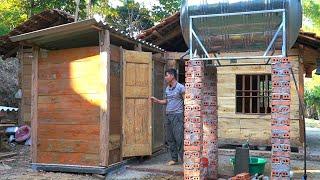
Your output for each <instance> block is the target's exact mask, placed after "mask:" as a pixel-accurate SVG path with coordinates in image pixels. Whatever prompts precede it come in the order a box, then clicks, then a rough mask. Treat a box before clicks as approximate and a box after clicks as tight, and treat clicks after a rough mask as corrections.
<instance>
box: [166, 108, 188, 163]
mask: <svg viewBox="0 0 320 180" xmlns="http://www.w3.org/2000/svg"><path fill="white" fill-rule="evenodd" d="M183 121H184V115H183V113H176V114H167V116H166V120H165V123H164V124H165V131H166V140H167V143H168V145H169V150H170V154H171V158H172V160H174V161H176V162H177V161H178V156H180V158H181V160H183V140H184V125H183V124H184V123H183Z"/></svg>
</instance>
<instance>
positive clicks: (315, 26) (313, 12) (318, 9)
mask: <svg viewBox="0 0 320 180" xmlns="http://www.w3.org/2000/svg"><path fill="white" fill-rule="evenodd" d="M302 7H303V15H304V17H306V18H307V19H309V20H311V21H312V25H308V23H306V21H304V24H303V29H304V30H305V31H312V32H315V33H317V34H320V18H319V17H320V1H319V0H303V1H302Z"/></svg>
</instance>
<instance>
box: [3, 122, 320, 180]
mask: <svg viewBox="0 0 320 180" xmlns="http://www.w3.org/2000/svg"><path fill="white" fill-rule="evenodd" d="M307 141H308V151H307V152H308V154H309V155H317V156H319V155H320V128H307ZM11 152H15V153H17V155H16V156H13V157H9V158H4V159H0V180H2V179H9V180H33V179H36V180H51V179H52V180H53V179H59V180H73V179H79V180H98V179H100V180H101V179H108V180H109V179H112V180H125V179H143V180H144V179H145V180H147V179H148V180H149V179H151V180H158V179H159V180H169V179H170V180H178V179H182V176H181V172H183V168H182V165H181V164H180V165H176V166H177V167H168V166H165V165H164V164H165V162H166V161H167V160H168V158H169V155H168V154H167V155H166V154H164V155H159V156H156V157H154V158H152V159H151V160H147V161H145V162H143V163H137V164H130V165H127V166H125V167H123V168H120V169H118V170H117V171H115V172H112V173H110V174H108V175H107V176H106V177H103V176H96V175H90V174H71V173H52V172H35V171H33V170H32V169H31V165H30V162H31V159H30V147H29V146H24V145H17V146H16V147H13V148H11ZM0 155H1V153H0ZM229 159H230V156H225V155H219V174H223V175H229V174H230V173H232V166H231V165H230V163H229ZM307 164H308V174H309V178H308V179H320V163H319V162H318V161H308V163H307ZM302 167H303V161H301V160H300V161H298V160H293V161H292V170H293V171H294V173H295V178H294V179H301V176H302V175H303V171H302ZM172 168H173V169H174V171H176V172H177V173H174V174H164V173H162V172H166V171H171V172H172V171H173V170H172ZM145 169H153V171H150V172H148V171H146V170H145ZM159 169H162V170H163V171H161V172H159V171H158V170H159ZM155 170H157V171H155ZM269 171H270V163H269V164H267V165H266V172H267V174H269ZM179 172H180V175H179Z"/></svg>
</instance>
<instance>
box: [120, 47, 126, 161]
mask: <svg viewBox="0 0 320 180" xmlns="http://www.w3.org/2000/svg"><path fill="white" fill-rule="evenodd" d="M124 60H125V59H124V49H123V48H122V46H120V97H121V100H120V106H121V119H120V126H121V133H120V161H122V160H123V156H122V144H123V132H122V131H123V127H122V124H123V121H122V119H123V116H124V104H123V102H124V93H123V88H124V87H125V84H124V78H123V77H124Z"/></svg>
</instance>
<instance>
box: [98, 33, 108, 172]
mask: <svg viewBox="0 0 320 180" xmlns="http://www.w3.org/2000/svg"><path fill="white" fill-rule="evenodd" d="M99 41H100V57H101V77H100V79H101V81H102V86H103V87H102V91H101V104H100V165H101V166H108V161H109V122H110V34H109V31H108V30H106V31H100V32H99Z"/></svg>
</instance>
